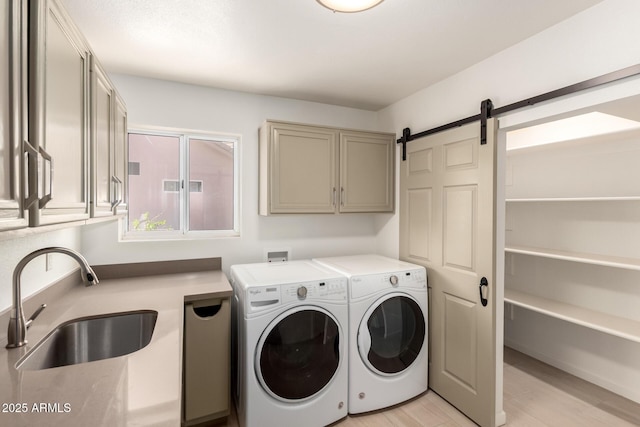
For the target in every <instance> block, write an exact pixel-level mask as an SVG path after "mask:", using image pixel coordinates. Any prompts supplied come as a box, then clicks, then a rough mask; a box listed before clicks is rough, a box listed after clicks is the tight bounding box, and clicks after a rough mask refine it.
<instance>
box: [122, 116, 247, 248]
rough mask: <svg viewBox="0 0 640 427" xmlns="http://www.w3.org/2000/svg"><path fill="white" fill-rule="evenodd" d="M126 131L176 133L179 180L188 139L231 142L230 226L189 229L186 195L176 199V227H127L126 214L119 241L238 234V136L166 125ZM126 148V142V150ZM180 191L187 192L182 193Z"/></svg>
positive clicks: (185, 170)
mask: <svg viewBox="0 0 640 427" xmlns="http://www.w3.org/2000/svg"><path fill="white" fill-rule="evenodd" d="M129 133H143V134H144V133H149V134H154V135H159V136H170V137H177V138H179V139H180V177H179V181H183V182H186V180H187V179H186V178H187V177H188V176H189V161H188V159H189V152H188V150H189V144H188V143H187V141H188V140H189V139H204V140H216V141H222V142H230V143H233V144H234V152H233V183H234V185H233V198H234V209H233V224H234V225H233V229H232V230H189V229H188V221H189V217H188V215H187V204H188V201H187V200H188V197H186V196H184V197H181V199H180V230H157V231H151V232H150V231H133V230H129V229H128V228H129V225H128V223H129V218H128V214H127V217H126V218H125V219H123V224H122V225H123V226H122V230H121V233H120V241H123V242H144V241H167V240H169V241H170V240H202V239H219V238H237V237H240V234H241V224H240V219H241V218H242V215H241V210H242V198H241V194H242V192H241V186H242V183H241V181H240V177H241V176H242V175H241V173H240V165H241V164H242V162H241V158H242V149H241V147H242V136H241V135H239V134H231V133H224V132H208V131H202V130H193V129H181V128H167V127H156V126H145V125H132V126H131V127H129V128H128V129H127V134H129ZM128 149H129V146H128V143H127V150H128ZM184 194H189V193H188V192H187V193H184Z"/></svg>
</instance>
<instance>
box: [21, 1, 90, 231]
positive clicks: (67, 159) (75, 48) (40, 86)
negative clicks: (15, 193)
mask: <svg viewBox="0 0 640 427" xmlns="http://www.w3.org/2000/svg"><path fill="white" fill-rule="evenodd" d="M30 8H31V10H30V29H29V31H30V41H29V43H30V46H29V49H30V57H29V60H30V64H29V70H30V91H29V97H30V99H29V102H30V105H29V109H30V111H29V134H30V136H31V141H32V142H33V145H34V146H35V147H36V148H37V149H38V151H39V152H40V155H41V162H40V171H39V172H40V176H39V178H38V181H39V182H38V186H39V191H40V199H39V201H38V203H37V205H35V206H32V208H31V212H30V225H31V226H38V225H43V224H52V223H58V222H65V221H73V220H79V219H85V218H88V217H89V191H88V189H89V185H88V184H89V182H88V154H89V49H88V47H87V46H86V45H85V44H84V42H83V39H82V37H81V35H80V34H79V33H78V32H77V29H76V28H75V27H74V26H73V24H72V23H71V21H70V19H69V18H68V16H67V15H66V13H65V12H64V11H63V9H62V8H61V7H60V6H59V4H58V3H57V2H56V1H51V0H42V1H34V2H31V3H30Z"/></svg>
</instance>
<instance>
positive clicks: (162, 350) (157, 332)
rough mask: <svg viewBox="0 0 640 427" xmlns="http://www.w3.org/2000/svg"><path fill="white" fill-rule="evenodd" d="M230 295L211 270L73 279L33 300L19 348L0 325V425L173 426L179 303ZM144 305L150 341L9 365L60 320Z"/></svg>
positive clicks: (177, 417) (176, 420) (177, 411)
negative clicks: (97, 353) (119, 350)
mask: <svg viewBox="0 0 640 427" xmlns="http://www.w3.org/2000/svg"><path fill="white" fill-rule="evenodd" d="M231 294H232V290H231V286H230V285H229V282H228V281H227V278H226V277H225V275H224V273H223V272H222V271H220V270H215V271H204V272H194V273H180V274H164V275H158V276H147V277H135V278H120V279H107V280H101V281H100V283H99V284H98V285H94V286H90V287H85V286H84V285H82V284H77V286H73V287H72V288H70V289H69V290H68V291H67V292H65V293H64V294H63V295H62V296H61V297H59V298H56V299H55V300H54V301H38V302H37V303H38V304H40V303H47V308H46V309H45V310H44V311H43V312H42V314H41V315H40V316H39V317H38V318H37V319H36V320H35V321H34V322H33V324H32V326H31V328H30V329H29V331H28V332H27V339H28V341H29V343H28V344H27V345H26V346H25V347H22V348H18V349H11V350H7V349H5V348H4V345H5V343H6V332H4V331H5V330H6V324H5V323H4V322H3V323H2V324H1V325H0V334H1V335H0V343H1V344H2V347H1V348H0V405H1V406H0V425H2V426H12V427H18V426H25V427H27V426H28V427H37V426H43V427H44V426H46V427H52V426H65V427H70V426H82V427H85V426H92V427H101V426H104V427H115V426H167V427H176V426H179V425H180V410H181V409H180V402H181V381H182V363H181V357H182V327H183V321H184V319H183V309H184V302H185V300H186V301H193V300H199V299H205V298H223V297H229V296H231ZM143 309H148V310H155V311H157V312H158V318H157V321H156V325H155V329H154V332H153V337H152V338H151V342H150V343H149V345H147V346H146V347H145V348H143V349H141V350H138V351H136V352H134V353H131V354H129V355H126V356H120V357H115V358H111V359H105V360H100V361H95V362H89V363H81V364H77V365H73V366H63V367H58V368H51V369H44V370H40V371H27V370H17V369H16V368H15V365H16V362H18V360H19V359H20V358H21V357H22V356H24V355H25V354H26V353H27V352H28V351H29V350H30V349H32V348H33V347H34V345H35V344H37V343H38V342H39V341H40V340H41V339H42V338H44V337H45V336H46V335H47V334H48V333H49V332H50V331H51V330H53V329H54V328H55V327H56V326H58V325H59V324H61V323H63V322H65V321H68V320H71V319H76V318H80V317H85V316H93V315H100V314H107V313H117V312H124V311H131V310H143ZM25 315H26V316H29V315H31V311H30V310H25ZM21 410H25V412H23V413H20V412H17V411H21Z"/></svg>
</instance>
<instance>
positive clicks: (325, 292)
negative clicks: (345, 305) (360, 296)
mask: <svg viewBox="0 0 640 427" xmlns="http://www.w3.org/2000/svg"><path fill="white" fill-rule="evenodd" d="M281 291H282V302H283V303H286V302H291V301H308V300H318V299H320V300H332V301H343V300H344V301H346V299H347V280H346V278H345V279H330V280H318V281H314V282H302V283H292V284H287V285H281Z"/></svg>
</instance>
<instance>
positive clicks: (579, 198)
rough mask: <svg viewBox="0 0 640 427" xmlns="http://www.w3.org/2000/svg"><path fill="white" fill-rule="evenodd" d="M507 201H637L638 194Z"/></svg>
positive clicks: (511, 201)
mask: <svg viewBox="0 0 640 427" xmlns="http://www.w3.org/2000/svg"><path fill="white" fill-rule="evenodd" d="M505 201H506V202H507V203H521V202H525V203H526V202H534V203H540V202H637V201H640V196H620V197H539V198H535V197H534V198H513V199H506V200H505Z"/></svg>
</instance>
